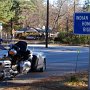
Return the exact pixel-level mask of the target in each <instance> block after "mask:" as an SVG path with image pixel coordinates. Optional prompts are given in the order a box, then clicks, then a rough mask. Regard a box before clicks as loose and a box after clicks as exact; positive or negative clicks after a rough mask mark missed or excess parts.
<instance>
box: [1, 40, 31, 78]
mask: <svg viewBox="0 0 90 90" xmlns="http://www.w3.org/2000/svg"><path fill="white" fill-rule="evenodd" d="M20 43H21V45H19V44H20ZM25 44H26V42H24V41H20V42H18V43H16V44H15V45H13V46H12V47H10V49H9V50H8V56H6V55H4V56H3V58H1V59H0V78H1V79H4V78H13V77H15V76H16V75H18V74H25V73H28V72H29V71H30V69H31V59H32V57H31V54H30V51H29V50H26V47H27V45H26V46H25ZM20 46H22V47H20ZM24 47H25V51H22V49H24ZM22 52H23V53H22Z"/></svg>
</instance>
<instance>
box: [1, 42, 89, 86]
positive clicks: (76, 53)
mask: <svg viewBox="0 0 90 90" xmlns="http://www.w3.org/2000/svg"><path fill="white" fill-rule="evenodd" d="M28 49H30V50H32V51H38V52H43V53H44V54H45V56H46V60H47V65H46V67H47V69H46V71H45V72H29V73H28V74H26V75H20V76H17V77H16V78H15V80H12V81H10V82H24V83H25V82H26V83H27V82H31V80H39V79H42V78H47V77H50V76H60V75H63V74H66V73H73V72H75V67H76V63H77V71H82V70H83V71H84V70H88V62H89V48H88V47H83V46H53V45H51V46H49V47H48V48H45V45H37V44H34V45H33V44H30V45H28ZM76 61H77V62H76ZM6 83H7V82H0V86H5V85H6ZM8 83H9V82H8ZM8 85H9V84H8Z"/></svg>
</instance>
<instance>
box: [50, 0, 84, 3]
mask: <svg viewBox="0 0 90 90" xmlns="http://www.w3.org/2000/svg"><path fill="white" fill-rule="evenodd" d="M55 1H57V0H49V2H50V3H52V4H53V2H55ZM84 1H85V0H80V2H81V3H83V2H84Z"/></svg>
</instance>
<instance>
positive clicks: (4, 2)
mask: <svg viewBox="0 0 90 90" xmlns="http://www.w3.org/2000/svg"><path fill="white" fill-rule="evenodd" d="M12 6H13V2H12V0H0V22H2V23H7V22H8V21H9V20H10V19H11V18H12V17H14V15H15V12H13V11H11V8H12Z"/></svg>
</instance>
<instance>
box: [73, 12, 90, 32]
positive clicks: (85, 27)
mask: <svg viewBox="0 0 90 90" xmlns="http://www.w3.org/2000/svg"><path fill="white" fill-rule="evenodd" d="M74 33H75V34H90V13H75V14H74Z"/></svg>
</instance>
